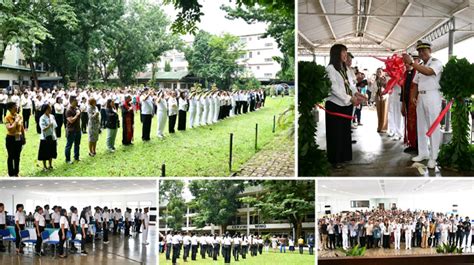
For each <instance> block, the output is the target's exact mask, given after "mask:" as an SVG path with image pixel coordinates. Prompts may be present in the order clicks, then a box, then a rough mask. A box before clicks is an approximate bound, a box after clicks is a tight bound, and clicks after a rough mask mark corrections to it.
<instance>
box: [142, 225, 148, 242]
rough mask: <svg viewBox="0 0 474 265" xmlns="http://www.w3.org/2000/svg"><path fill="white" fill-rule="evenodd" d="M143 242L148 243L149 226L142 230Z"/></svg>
mask: <svg viewBox="0 0 474 265" xmlns="http://www.w3.org/2000/svg"><path fill="white" fill-rule="evenodd" d="M142 235H143V237H142V243H144V244H145V243H147V240H148V227H147V228H146V229H143V231H142Z"/></svg>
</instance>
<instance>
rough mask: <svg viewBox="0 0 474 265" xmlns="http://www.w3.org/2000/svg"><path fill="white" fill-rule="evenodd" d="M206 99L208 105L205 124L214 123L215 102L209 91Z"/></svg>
mask: <svg viewBox="0 0 474 265" xmlns="http://www.w3.org/2000/svg"><path fill="white" fill-rule="evenodd" d="M207 100H208V102H209V103H208V105H209V112H208V113H207V119H206V121H207V124H213V123H214V110H215V102H214V95H213V93H212V92H211V93H210V94H209V96H208V98H207Z"/></svg>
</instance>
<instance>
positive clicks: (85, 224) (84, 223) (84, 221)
mask: <svg viewBox="0 0 474 265" xmlns="http://www.w3.org/2000/svg"><path fill="white" fill-rule="evenodd" d="M79 224H80V226H81V235H82V239H81V255H83V256H85V255H87V251H86V249H85V244H86V238H87V229H88V228H89V218H88V214H87V208H84V209H83V210H82V212H81V216H80V219H79Z"/></svg>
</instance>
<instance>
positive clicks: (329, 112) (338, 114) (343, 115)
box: [316, 104, 355, 120]
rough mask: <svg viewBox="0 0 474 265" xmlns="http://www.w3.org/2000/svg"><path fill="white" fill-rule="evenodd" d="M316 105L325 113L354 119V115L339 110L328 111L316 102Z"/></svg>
mask: <svg viewBox="0 0 474 265" xmlns="http://www.w3.org/2000/svg"><path fill="white" fill-rule="evenodd" d="M316 106H318V107H319V108H320V109H322V110H324V111H325V112H326V113H327V114H329V115H332V116H338V117H342V118H345V119H349V120H353V119H355V117H354V116H351V115H347V114H342V113H339V112H333V111H329V110H327V109H325V108H324V107H323V106H321V105H320V104H316Z"/></svg>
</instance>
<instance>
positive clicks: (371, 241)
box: [367, 236, 374, 248]
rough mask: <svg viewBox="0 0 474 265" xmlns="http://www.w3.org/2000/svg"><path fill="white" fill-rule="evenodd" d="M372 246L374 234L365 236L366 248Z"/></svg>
mask: <svg viewBox="0 0 474 265" xmlns="http://www.w3.org/2000/svg"><path fill="white" fill-rule="evenodd" d="M373 246H374V236H367V248H372V247H373Z"/></svg>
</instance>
